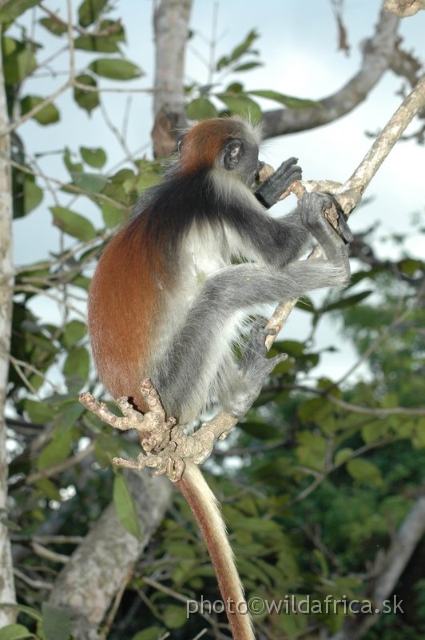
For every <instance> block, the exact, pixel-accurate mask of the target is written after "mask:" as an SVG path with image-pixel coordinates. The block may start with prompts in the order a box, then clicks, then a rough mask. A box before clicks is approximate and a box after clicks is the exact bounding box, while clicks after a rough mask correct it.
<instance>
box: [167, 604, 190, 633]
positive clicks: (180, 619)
mask: <svg viewBox="0 0 425 640" xmlns="http://www.w3.org/2000/svg"><path fill="white" fill-rule="evenodd" d="M162 619H163V620H164V624H165V625H166V627H167V628H168V629H180V628H181V627H183V626H184V625H185V624H186V622H187V613H186V609H185V608H184V607H182V606H180V607H179V606H178V605H176V604H170V605H168V607H166V608H165V609H164V612H163V614H162Z"/></svg>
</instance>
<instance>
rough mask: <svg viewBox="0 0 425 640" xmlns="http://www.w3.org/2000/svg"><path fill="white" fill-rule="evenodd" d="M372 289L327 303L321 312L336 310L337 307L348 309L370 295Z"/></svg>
mask: <svg viewBox="0 0 425 640" xmlns="http://www.w3.org/2000/svg"><path fill="white" fill-rule="evenodd" d="M371 293H372V290H368V291H362V292H361V293H355V294H354V295H352V296H347V297H346V298H343V299H342V300H338V301H337V302H332V303H331V304H328V305H325V306H324V307H322V309H321V313H324V312H325V311H335V310H336V309H346V308H347V307H353V306H355V305H357V304H358V303H359V302H361V301H362V300H364V299H365V298H367V297H368V296H370V294H371Z"/></svg>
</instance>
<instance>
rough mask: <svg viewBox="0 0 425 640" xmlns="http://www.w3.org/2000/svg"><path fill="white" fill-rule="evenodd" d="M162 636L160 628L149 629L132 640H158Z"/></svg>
mask: <svg viewBox="0 0 425 640" xmlns="http://www.w3.org/2000/svg"><path fill="white" fill-rule="evenodd" d="M160 635H161V634H160V633H159V629H158V627H149V629H145V630H144V631H139V633H136V635H135V636H133V637H132V639H131V640H158V637H159V636H160Z"/></svg>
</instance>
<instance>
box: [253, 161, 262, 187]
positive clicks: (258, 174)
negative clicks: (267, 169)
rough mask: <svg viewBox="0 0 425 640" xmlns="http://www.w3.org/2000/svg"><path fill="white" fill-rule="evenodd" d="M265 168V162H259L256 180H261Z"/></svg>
mask: <svg viewBox="0 0 425 640" xmlns="http://www.w3.org/2000/svg"><path fill="white" fill-rule="evenodd" d="M263 168H264V162H261V161H259V162H258V164H257V171H256V172H255V176H254V180H255V182H261V178H260V173H261V170H262V169H263Z"/></svg>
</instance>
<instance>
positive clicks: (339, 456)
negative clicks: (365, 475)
mask: <svg viewBox="0 0 425 640" xmlns="http://www.w3.org/2000/svg"><path fill="white" fill-rule="evenodd" d="M352 455H353V449H350V447H345V448H344V449H340V450H339V451H337V452H336V454H335V457H334V464H337V465H339V464H343V463H344V462H346V461H347V460H350V458H351V457H352Z"/></svg>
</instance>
